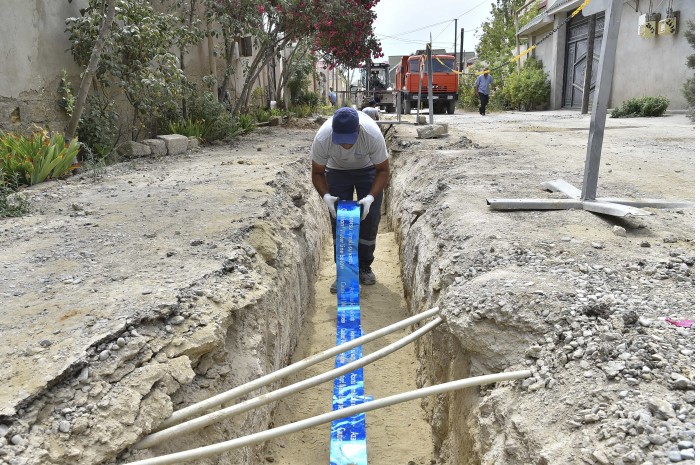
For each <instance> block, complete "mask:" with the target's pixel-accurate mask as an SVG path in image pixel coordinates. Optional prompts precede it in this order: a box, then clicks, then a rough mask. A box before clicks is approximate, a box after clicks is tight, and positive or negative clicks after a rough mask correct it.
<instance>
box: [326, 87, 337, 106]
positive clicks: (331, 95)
mask: <svg viewBox="0 0 700 465" xmlns="http://www.w3.org/2000/svg"><path fill="white" fill-rule="evenodd" d="M328 100H329V101H330V102H331V106H332V107H335V102H336V101H337V100H338V97H337V96H336V95H335V92H333V88H332V87H331V88H330V89H329V90H328Z"/></svg>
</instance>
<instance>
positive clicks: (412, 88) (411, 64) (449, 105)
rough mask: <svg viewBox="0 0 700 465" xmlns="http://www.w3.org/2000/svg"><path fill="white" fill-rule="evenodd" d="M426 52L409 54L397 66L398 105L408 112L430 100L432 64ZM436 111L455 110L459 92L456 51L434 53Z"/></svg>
mask: <svg viewBox="0 0 700 465" xmlns="http://www.w3.org/2000/svg"><path fill="white" fill-rule="evenodd" d="M426 61H427V56H426V55H422V54H416V55H405V56H403V57H401V62H400V63H399V65H398V66H397V68H396V81H395V89H396V93H395V96H394V102H395V105H396V106H397V108H398V106H399V103H400V104H401V107H402V111H403V113H404V114H409V113H410V112H411V109H412V108H419V104H420V103H423V104H424V105H425V104H427V103H428V64H427V63H426ZM432 66H433V111H434V112H435V113H445V112H446V113H448V114H450V115H452V114H454V112H455V108H456V106H457V100H458V96H459V73H457V72H456V71H455V57H454V56H453V55H433V56H432Z"/></svg>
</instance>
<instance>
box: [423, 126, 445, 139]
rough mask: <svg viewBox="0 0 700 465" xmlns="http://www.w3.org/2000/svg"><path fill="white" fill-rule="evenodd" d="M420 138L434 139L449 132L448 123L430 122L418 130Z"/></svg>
mask: <svg viewBox="0 0 700 465" xmlns="http://www.w3.org/2000/svg"><path fill="white" fill-rule="evenodd" d="M416 131H417V132H418V138H419V139H433V138H435V137H439V136H443V135H445V134H447V123H441V124H429V125H427V126H423V127H419V128H418V129H417V130H416Z"/></svg>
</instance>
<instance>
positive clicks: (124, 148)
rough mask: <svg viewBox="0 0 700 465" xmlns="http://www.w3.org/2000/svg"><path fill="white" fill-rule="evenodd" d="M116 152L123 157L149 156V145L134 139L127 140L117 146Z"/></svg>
mask: <svg viewBox="0 0 700 465" xmlns="http://www.w3.org/2000/svg"><path fill="white" fill-rule="evenodd" d="M117 153H118V154H119V155H121V156H122V157H124V158H140V157H149V156H151V147H149V146H148V145H146V144H140V143H138V142H134V141H131V140H130V141H127V142H124V143H123V144H120V145H119V147H117Z"/></svg>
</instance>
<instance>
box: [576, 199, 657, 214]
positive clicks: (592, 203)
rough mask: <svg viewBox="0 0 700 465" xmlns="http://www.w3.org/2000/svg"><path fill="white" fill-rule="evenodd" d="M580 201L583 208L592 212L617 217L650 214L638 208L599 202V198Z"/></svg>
mask: <svg viewBox="0 0 700 465" xmlns="http://www.w3.org/2000/svg"><path fill="white" fill-rule="evenodd" d="M581 203H582V204H583V209H584V210H586V211H589V212H594V213H602V214H603V215H610V216H618V217H625V216H647V215H650V213H649V212H648V211H644V210H640V209H639V208H635V207H629V206H627V205H618V204H615V203H608V202H601V201H600V200H582V201H581Z"/></svg>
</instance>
